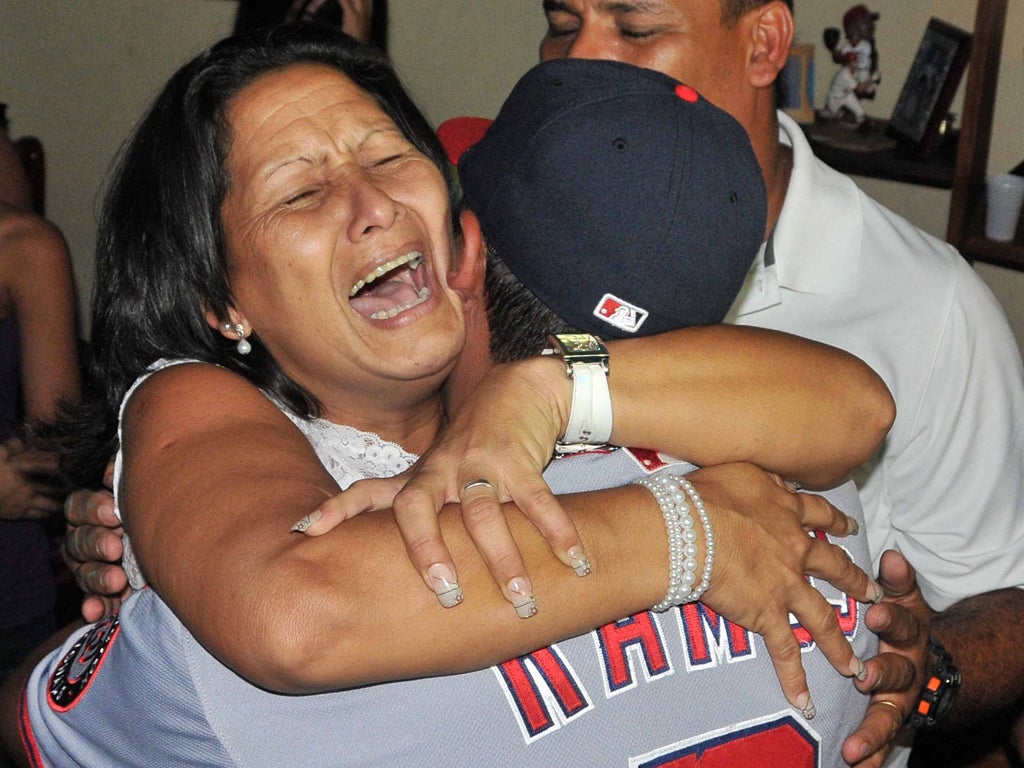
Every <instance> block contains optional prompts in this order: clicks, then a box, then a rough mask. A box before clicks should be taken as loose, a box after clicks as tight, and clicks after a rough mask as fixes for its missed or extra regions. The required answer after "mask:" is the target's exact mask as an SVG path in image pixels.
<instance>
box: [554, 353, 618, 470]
mask: <svg viewBox="0 0 1024 768" xmlns="http://www.w3.org/2000/svg"><path fill="white" fill-rule="evenodd" d="M544 354H546V355H555V356H558V357H560V358H562V359H563V360H564V361H565V374H566V376H567V377H568V378H570V379H572V404H571V406H570V408H569V420H568V423H567V424H566V427H565V435H564V436H563V437H562V439H561V440H559V441H558V442H557V443H556V444H555V453H559V454H564V453H579V452H581V451H587V450H592V449H593V448H594V447H595V446H601V445H606V444H607V443H608V441H609V440H610V439H611V436H612V400H611V392H610V391H609V389H608V371H609V367H608V348H607V347H605V345H604V343H603V342H602V341H601V340H600V339H598V338H597V337H596V336H592V335H590V334H584V333H573V334H553V335H551V336H549V337H548V347H547V348H546V349H545V350H544Z"/></svg>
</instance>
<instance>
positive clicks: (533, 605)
mask: <svg viewBox="0 0 1024 768" xmlns="http://www.w3.org/2000/svg"><path fill="white" fill-rule="evenodd" d="M507 586H508V594H509V598H510V599H511V600H512V605H513V606H515V609H516V615H518V616H519V618H520V619H528V618H530V617H531V616H533V615H535V614H536V613H537V600H536V599H535V598H534V596H533V586H532V585H531V584H530V580H529V579H528V578H526V577H525V576H517V577H516V578H514V579H511V580H510V581H509V582H508V585H507Z"/></svg>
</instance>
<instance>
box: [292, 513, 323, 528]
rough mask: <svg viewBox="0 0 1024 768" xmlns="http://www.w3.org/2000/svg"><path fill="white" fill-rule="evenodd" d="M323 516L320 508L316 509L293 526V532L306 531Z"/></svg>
mask: <svg viewBox="0 0 1024 768" xmlns="http://www.w3.org/2000/svg"><path fill="white" fill-rule="evenodd" d="M322 516H323V515H322V514H321V512H320V510H319V509H314V510H313V511H312V512H310V513H309V514H308V515H306V516H305V517H304V518H302V519H301V520H299V521H298V522H297V523H296V524H295V525H293V526H292V533H305V532H306V531H308V530H309V529H310V528H311V527H312V526H313V523H315V522H316V521H317V520H319V519H320V518H321V517H322Z"/></svg>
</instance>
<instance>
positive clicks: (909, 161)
mask: <svg viewBox="0 0 1024 768" xmlns="http://www.w3.org/2000/svg"><path fill="white" fill-rule="evenodd" d="M1007 5H1008V0H978V5H977V9H976V11H975V19H974V32H973V41H972V45H971V59H970V64H969V68H968V70H967V83H966V86H965V90H964V108H963V120H962V123H961V130H960V133H959V136H956V135H953V136H951V137H949V138H948V139H947V140H946V141H945V142H944V143H943V145H942V147H940V149H939V150H938V151H937V152H936V153H935V155H934V156H932V157H928V158H920V157H916V156H915V155H914V153H913V152H912V151H910V150H908V149H907V148H905V147H902V146H899V145H895V146H888V147H886V146H884V142H883V141H882V139H883V137H884V134H885V123H884V122H880V123H879V124H878V125H876V126H875V127H874V128H873V129H872V131H871V133H870V134H869V135H868V137H866V138H864V143H865V145H871V144H872V143H873V144H874V145H876V146H877V147H878V148H874V149H868V148H866V146H858V145H857V142H856V138H854V137H856V136H857V135H856V134H855V133H853V134H852V136H851V131H850V130H849V129H847V128H843V127H840V126H835V127H834V128H833V127H823V126H820V125H815V126H805V127H804V132H805V133H807V134H808V138H809V139H810V141H811V146H812V147H814V153H815V154H816V155H817V156H818V157H820V158H821V159H822V160H823V161H824V162H825V163H827V164H829V165H830V166H832V167H833V168H835V169H836V170H838V171H842V172H843V173H847V174H852V175H857V176H869V177H872V178H878V179H889V180H891V181H900V182H904V183H907V184H917V185H922V186H928V187H937V188H940V189H950V190H952V194H951V196H950V204H949V222H948V225H947V229H946V240H947V241H948V242H949V243H951V244H953V245H954V246H956V248H957V249H959V251H960V253H962V254H963V256H964V258H966V259H967V260H968V261H971V262H974V261H983V262H986V263H989V264H997V265H999V266H1001V267H1009V268H1010V269H1018V270H1022V271H1024V221H1022V222H1021V225H1020V226H1018V228H1017V235H1016V237H1015V238H1014V240H1013V242H1011V243H998V242H995V241H993V240H989V239H988V238H986V237H985V177H986V170H987V166H988V158H989V149H990V147H991V141H992V115H993V112H994V110H995V102H996V88H997V85H998V80H999V64H1000V58H1001V56H1002V49H1003V32H1004V27H1005V26H1006V13H1007ZM843 131H845V132H846V136H845V137H844V136H843V135H841V134H840V133H835V132H843ZM829 132H832V134H833V135H831V136H830V135H829ZM833 140H834V141H833ZM1022 167H1024V163H1022V164H1021V166H1018V167H1017V168H1016V169H1014V172H1016V173H1020V174H1021V175H1024V171H1022V170H1021V169H1022Z"/></svg>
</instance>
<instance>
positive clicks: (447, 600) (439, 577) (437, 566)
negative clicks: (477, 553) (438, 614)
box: [427, 563, 462, 608]
mask: <svg viewBox="0 0 1024 768" xmlns="http://www.w3.org/2000/svg"><path fill="white" fill-rule="evenodd" d="M427 577H428V578H429V579H430V588H431V589H432V590H434V594H435V595H437V600H438V602H440V603H441V605H443V606H444V607H445V608H454V607H455V606H456V605H458V604H459V603H461V602H462V587H460V586H459V582H457V581H456V580H455V574H454V573H452V569H451V568H449V567H448V566H447V565H445V564H444V563H434V564H433V565H432V566H430V567H429V568H427Z"/></svg>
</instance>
